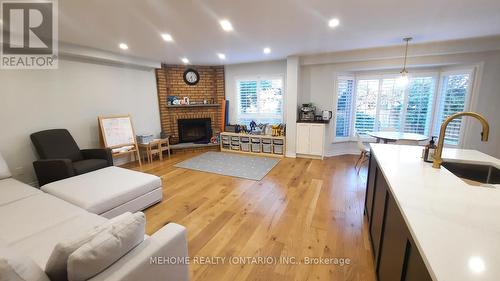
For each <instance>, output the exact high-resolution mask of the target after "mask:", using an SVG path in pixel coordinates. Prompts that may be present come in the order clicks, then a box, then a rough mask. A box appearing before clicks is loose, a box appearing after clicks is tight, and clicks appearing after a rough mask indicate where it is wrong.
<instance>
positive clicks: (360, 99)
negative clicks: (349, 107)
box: [354, 80, 379, 135]
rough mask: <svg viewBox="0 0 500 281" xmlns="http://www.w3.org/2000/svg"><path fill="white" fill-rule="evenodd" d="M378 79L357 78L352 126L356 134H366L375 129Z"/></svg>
mask: <svg viewBox="0 0 500 281" xmlns="http://www.w3.org/2000/svg"><path fill="white" fill-rule="evenodd" d="M378 86H379V80H358V84H357V86H356V89H357V90H356V105H355V109H354V120H355V121H354V128H355V129H356V132H358V134H360V135H362V134H366V133H367V132H370V131H373V130H374V129H375V117H376V115H377V97H378V90H379V89H378V88H379V87H378Z"/></svg>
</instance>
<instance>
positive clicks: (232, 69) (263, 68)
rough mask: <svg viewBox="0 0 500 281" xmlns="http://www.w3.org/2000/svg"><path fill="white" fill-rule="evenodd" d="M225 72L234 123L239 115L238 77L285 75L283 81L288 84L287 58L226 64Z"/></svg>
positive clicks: (231, 121) (230, 119)
mask: <svg viewBox="0 0 500 281" xmlns="http://www.w3.org/2000/svg"><path fill="white" fill-rule="evenodd" d="M224 72H225V86H226V99H227V100H229V122H230V123H232V124H234V123H236V115H237V102H238V100H237V86H236V80H237V79H239V78H245V77H248V76H255V75H283V79H284V81H283V83H284V85H286V60H280V61H267V62H258V63H244V64H231V65H226V66H225V70H224ZM285 95H286V93H285Z"/></svg>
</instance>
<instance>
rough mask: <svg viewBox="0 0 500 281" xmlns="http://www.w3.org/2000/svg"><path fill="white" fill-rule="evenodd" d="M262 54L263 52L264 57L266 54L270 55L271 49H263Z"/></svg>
mask: <svg viewBox="0 0 500 281" xmlns="http://www.w3.org/2000/svg"><path fill="white" fill-rule="evenodd" d="M263 52H264V54H266V55H267V54H270V53H271V48H269V47H265V48H264V51H263Z"/></svg>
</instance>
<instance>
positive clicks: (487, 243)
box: [371, 144, 500, 281]
mask: <svg viewBox="0 0 500 281" xmlns="http://www.w3.org/2000/svg"><path fill="white" fill-rule="evenodd" d="M371 147H372V151H373V152H374V154H375V156H376V158H377V162H378V165H379V167H380V168H381V170H382V173H383V174H384V176H385V178H386V180H387V183H388V185H389V188H390V189H391V192H392V195H393V197H394V198H395V199H396V202H397V204H398V206H399V209H400V211H401V213H402V215H403V217H404V219H405V221H406V224H407V226H408V228H409V230H410V232H411V234H412V237H413V239H414V240H415V243H416V244H417V247H418V248H419V251H420V253H421V254H422V258H423V259H424V262H425V263H426V265H427V269H428V270H429V273H430V274H431V276H432V278H433V279H434V280H435V281H471V280H491V281H498V280H500V188H486V187H475V186H470V185H468V184H466V183H465V182H464V181H462V180H461V179H460V178H458V177H457V176H455V175H454V174H452V173H451V172H449V171H448V170H446V168H444V167H441V169H434V168H432V163H426V162H424V161H422V159H421V158H420V156H421V155H422V147H418V146H405V145H390V144H371ZM443 160H444V161H453V162H472V163H478V164H486V163H488V164H492V165H494V166H496V167H500V160H499V159H496V158H494V157H491V156H489V155H486V154H484V153H481V152H479V151H476V150H465V149H444V151H443Z"/></svg>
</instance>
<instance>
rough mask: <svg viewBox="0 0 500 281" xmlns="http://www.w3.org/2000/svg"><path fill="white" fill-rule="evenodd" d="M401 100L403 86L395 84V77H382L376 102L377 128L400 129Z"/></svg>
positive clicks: (402, 98)
mask: <svg viewBox="0 0 500 281" xmlns="http://www.w3.org/2000/svg"><path fill="white" fill-rule="evenodd" d="M403 102H404V88H402V87H400V86H398V85H397V83H396V79H395V78H391V79H383V80H382V87H381V89H380V96H379V104H378V106H379V114H378V128H377V129H378V130H384V129H394V130H395V131H400V127H401V116H402V112H403Z"/></svg>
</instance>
